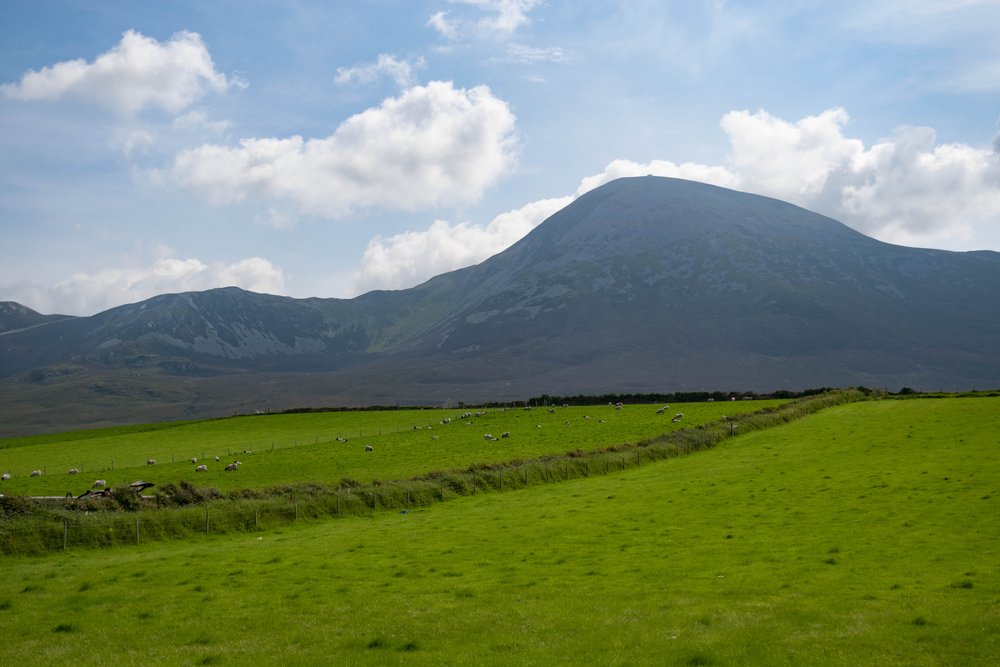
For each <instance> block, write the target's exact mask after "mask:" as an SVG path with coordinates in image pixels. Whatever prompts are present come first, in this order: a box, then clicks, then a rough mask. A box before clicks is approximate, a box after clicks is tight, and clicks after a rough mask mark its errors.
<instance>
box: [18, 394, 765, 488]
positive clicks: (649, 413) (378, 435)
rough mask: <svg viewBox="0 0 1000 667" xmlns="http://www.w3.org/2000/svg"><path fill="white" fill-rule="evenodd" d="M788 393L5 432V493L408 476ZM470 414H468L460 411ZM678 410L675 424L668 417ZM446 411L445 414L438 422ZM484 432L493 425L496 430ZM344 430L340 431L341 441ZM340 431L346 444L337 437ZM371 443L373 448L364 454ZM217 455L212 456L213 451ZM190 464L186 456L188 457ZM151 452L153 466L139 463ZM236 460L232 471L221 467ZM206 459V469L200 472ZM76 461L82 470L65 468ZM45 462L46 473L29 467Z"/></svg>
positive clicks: (690, 418) (690, 421)
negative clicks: (100, 483)
mask: <svg viewBox="0 0 1000 667" xmlns="http://www.w3.org/2000/svg"><path fill="white" fill-rule="evenodd" d="M782 402H783V401H776V400H759V401H729V402H705V403H687V404H680V403H678V404H674V405H672V406H671V407H670V410H669V411H668V412H666V413H664V414H659V415H658V414H656V412H657V410H658V409H659V408H660V407H663V406H661V405H627V406H624V407H623V409H621V410H616V409H615V408H614V407H613V406H608V405H598V406H587V407H566V408H563V407H558V408H554V411H553V412H550V411H549V409H547V408H533V409H531V410H525V409H523V408H515V409H507V410H504V409H490V410H475V409H470V410H464V409H463V410H457V409H453V410H443V409H434V410H430V409H428V410H387V411H354V412H325V413H311V414H275V415H257V416H250V417H238V418H231V419H218V420H211V421H200V422H186V423H179V424H176V425H159V427H158V428H157V427H151V426H147V427H141V428H137V427H126V428H121V429H109V430H98V431H93V432H86V431H84V432H75V433H69V434H65V435H63V436H62V437H60V436H54V435H45V436H38V437H35V438H16V439H8V440H0V471H3V472H10V474H11V479H10V480H8V481H5V482H0V493H5V494H22V495H36V496H45V495H59V496H61V495H65V494H66V493H72V494H74V495H79V494H80V493H82V492H83V491H85V490H86V489H88V488H89V487H90V485H91V484H92V483H93V481H94V480H95V479H104V480H105V481H107V482H108V484H109V485H111V486H120V485H125V484H129V483H131V482H133V481H135V480H137V479H144V480H146V481H151V482H153V483H155V484H158V485H161V486H162V485H163V484H166V483H168V482H174V483H176V482H179V481H181V480H187V481H190V482H191V483H194V484H198V485H200V486H210V487H214V488H218V489H221V490H231V489H241V488H264V487H268V486H272V485H278V484H288V483H299V482H320V483H324V484H337V483H338V482H339V481H340V480H341V479H344V478H347V479H353V480H357V481H360V482H370V481H372V480H375V479H404V478H409V477H412V476H415V475H421V474H424V473H427V472H430V471H436V470H452V469H457V468H465V467H468V466H470V465H472V464H479V463H496V462H505V461H511V460H516V459H522V458H535V457H538V456H542V455H545V454H562V453H565V452H567V451H572V450H575V449H583V450H593V449H597V448H601V447H607V446H611V445H618V444H622V443H625V442H636V441H638V440H642V439H645V438H650V437H653V436H655V435H659V434H662V433H666V432H669V431H672V430H677V429H680V428H682V427H691V426H693V425H697V424H704V423H707V422H710V421H714V420H716V419H719V418H720V417H721V416H722V415H737V414H744V413H748V412H752V411H756V410H760V409H763V408H765V407H768V406H774V405H778V404H780V403H782ZM469 412H471V413H472V414H473V415H476V414H480V413H481V414H480V416H472V417H469V418H466V419H462V418H461V416H462V415H463V414H465V413H469ZM677 412H683V413H684V419H683V420H682V421H681V422H678V423H673V422H672V421H671V418H672V417H673V415H674V414H676V413H677ZM446 419H450V420H451V421H450V422H448V423H446V424H442V423H441V422H442V421H444V420H446ZM504 432H508V433H510V437H509V438H504V439H502V440H497V441H488V440H485V439H484V435H485V434H487V433H489V434H491V435H493V436H495V437H496V438H500V436H501V434H502V433H504ZM338 438H339V440H338ZM344 440H346V442H344ZM367 445H370V446H371V447H372V448H373V451H372V452H366V451H365V447H366V446H367ZM216 456H218V457H219V461H218V462H217V461H215V457H216ZM192 458H194V459H197V463H191V459H192ZM150 459H153V460H155V461H156V465H146V461H147V460H150ZM234 460H239V461H240V462H241V463H242V465H241V466H240V469H239V471H238V472H226V471H225V470H224V467H225V465H226V464H227V463H230V462H232V461H234ZM198 464H205V465H206V466H207V467H208V471H207V472H205V473H196V472H195V467H196V465H198ZM70 468H77V469H79V470H80V471H81V472H80V474H79V475H68V474H67V471H68V470H69V469H70ZM32 470H41V471H43V472H44V473H45V474H44V475H43V476H42V477H31V476H30V475H31V471H32Z"/></svg>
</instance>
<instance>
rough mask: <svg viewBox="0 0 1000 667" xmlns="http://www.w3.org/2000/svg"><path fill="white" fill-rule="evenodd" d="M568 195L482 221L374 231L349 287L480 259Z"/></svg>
mask: <svg viewBox="0 0 1000 667" xmlns="http://www.w3.org/2000/svg"><path fill="white" fill-rule="evenodd" d="M572 200H573V198H572V197H559V198H556V199H543V200H540V201H536V202H532V203H530V204H527V205H525V206H522V207H521V208H519V209H516V210H513V211H508V212H507V213H502V214H500V215H498V216H497V217H495V218H494V219H493V220H492V221H491V222H490V223H489V224H488V225H485V226H483V225H474V224H472V223H468V222H462V223H458V224H455V225H452V224H450V223H448V222H446V221H444V220H435V221H434V222H433V223H432V224H431V226H430V227H428V228H427V229H426V230H424V231H419V232H406V233H403V234H397V235H395V236H391V237H389V238H384V237H382V236H376V237H375V238H373V239H372V240H371V241H370V242H369V243H368V247H367V248H366V249H365V253H364V257H363V258H362V268H361V270H360V271H359V272H358V274H357V275H356V276H355V278H354V280H353V292H354V293H355V294H359V293H362V292H367V291H370V290H374V289H397V288H401V287H410V286H412V285H416V284H419V283H421V282H423V281H425V280H427V279H428V278H431V277H433V276H436V275H438V274H441V273H444V272H446V271H451V270H453V269H458V268H461V267H463V266H469V265H470V264H476V263H478V262H481V261H482V260H484V259H486V258H487V257H490V256H491V255H495V254H496V253H498V252H500V251H502V250H504V249H506V248H507V247H509V246H510V245H512V244H513V243H515V242H516V241H517V240H518V239H520V238H522V237H523V236H524V235H525V234H527V233H528V232H530V231H531V230H532V229H534V228H535V227H536V226H537V225H538V224H539V223H541V222H542V221H543V220H545V218H547V217H549V216H550V215H552V214H553V213H555V212H556V211H558V210H559V209H561V208H563V207H564V206H566V205H567V204H569V203H570V202H571V201H572Z"/></svg>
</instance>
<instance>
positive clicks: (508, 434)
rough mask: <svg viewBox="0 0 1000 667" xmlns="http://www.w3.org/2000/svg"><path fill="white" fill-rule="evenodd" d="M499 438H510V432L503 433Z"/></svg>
mask: <svg viewBox="0 0 1000 667" xmlns="http://www.w3.org/2000/svg"><path fill="white" fill-rule="evenodd" d="M500 437H501V438H509V437H510V431H504V432H503V433H501V434H500Z"/></svg>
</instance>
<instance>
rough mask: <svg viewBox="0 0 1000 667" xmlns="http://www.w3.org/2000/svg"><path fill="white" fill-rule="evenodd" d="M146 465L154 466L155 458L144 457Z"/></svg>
mask: <svg viewBox="0 0 1000 667" xmlns="http://www.w3.org/2000/svg"><path fill="white" fill-rule="evenodd" d="M146 465H148V466H155V465H156V459H146Z"/></svg>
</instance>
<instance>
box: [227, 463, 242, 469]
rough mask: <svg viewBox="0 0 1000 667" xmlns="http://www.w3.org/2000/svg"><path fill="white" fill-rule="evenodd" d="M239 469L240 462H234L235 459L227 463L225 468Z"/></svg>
mask: <svg viewBox="0 0 1000 667" xmlns="http://www.w3.org/2000/svg"><path fill="white" fill-rule="evenodd" d="M239 469H240V464H239V463H238V462H235V461H234V462H233V463H230V464H229V465H227V466H226V470H227V471H231V470H239Z"/></svg>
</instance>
